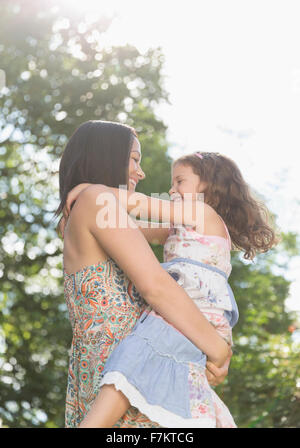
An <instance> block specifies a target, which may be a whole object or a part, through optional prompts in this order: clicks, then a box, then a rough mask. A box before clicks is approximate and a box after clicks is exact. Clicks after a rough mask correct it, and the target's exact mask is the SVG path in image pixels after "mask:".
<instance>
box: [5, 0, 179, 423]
mask: <svg viewBox="0 0 300 448" xmlns="http://www.w3.org/2000/svg"><path fill="white" fill-rule="evenodd" d="M55 3H56V2H55V1H50V2H49V1H46V2H45V1H36V2H29V3H28V2H24V1H13V2H11V1H3V2H1V17H0V42H1V45H0V55H1V68H2V69H3V70H4V71H5V73H6V83H7V86H6V89H4V90H3V91H2V93H1V97H0V100H1V106H2V107H1V110H0V125H1V128H0V129H1V136H0V141H1V149H0V154H1V161H0V171H1V179H0V186H1V211H0V216H1V226H0V238H1V242H2V245H1V248H0V275H1V288H0V310H1V315H0V327H1V333H0V334H1V344H0V351H1V364H0V366H1V367H0V368H1V389H0V403H1V405H0V418H2V420H3V424H4V425H7V426H13V427H27V426H34V427H38V426H49V427H55V426H60V427H61V426H63V425H64V400H65V393H66V380H67V368H68V349H69V347H70V344H71V327H70V323H69V321H68V316H67V309H66V305H65V303H64V297H63V288H62V241H61V239H60V238H58V236H57V234H56V232H55V224H56V223H55V224H54V223H53V222H52V221H51V219H52V217H53V211H54V210H55V208H56V206H57V205H58V176H57V171H58V162H59V158H60V156H61V154H62V151H63V148H64V146H65V144H66V141H67V139H68V138H69V137H70V136H71V134H72V133H73V132H74V130H75V129H76V128H77V126H79V125H80V124H81V123H83V122H84V121H86V120H89V119H103V120H112V121H121V122H126V123H128V124H130V125H133V126H134V127H135V128H136V130H137V132H138V133H139V137H140V141H141V144H142V147H143V166H144V167H145V170H146V171H147V172H148V173H149V174H148V176H147V180H145V182H144V186H143V189H144V191H145V192H147V193H150V192H151V191H152V185H153V183H155V184H156V185H157V187H158V188H159V189H162V190H163V191H167V188H168V185H169V177H168V176H166V175H165V173H166V172H167V173H169V172H170V159H169V157H168V155H167V144H166V140H165V133H166V126H165V125H164V123H163V122H162V121H161V120H159V119H158V118H157V117H156V115H155V113H154V107H155V105H156V104H158V103H159V102H160V101H162V100H167V94H166V92H165V91H164V89H163V88H162V76H161V67H162V63H163V57H162V54H161V52H160V50H159V49H150V50H149V51H147V52H146V53H144V54H140V53H139V51H137V49H135V48H133V47H131V46H128V45H127V46H124V47H114V48H105V49H103V48H101V36H102V35H103V33H105V31H106V30H107V28H108V26H109V23H108V22H107V21H106V20H104V19H101V18H100V19H99V20H97V21H95V22H93V23H90V22H88V21H86V20H85V19H84V18H82V17H76V16H73V17H72V18H71V17H68V16H66V14H65V12H64V11H63V10H62V9H58V8H55V9H53V8H51V5H53V6H54V5H55ZM153 191H155V190H153Z"/></svg>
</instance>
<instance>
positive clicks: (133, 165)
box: [128, 137, 146, 191]
mask: <svg viewBox="0 0 300 448" xmlns="http://www.w3.org/2000/svg"><path fill="white" fill-rule="evenodd" d="M141 159H142V154H141V145H140V142H139V141H138V139H137V138H136V137H134V139H133V144H132V147H131V151H130V158H129V167H128V190H129V191H135V187H136V186H137V184H138V182H139V181H140V180H142V179H145V177H146V175H145V173H144V172H143V170H142V168H141V165H140V163H141Z"/></svg>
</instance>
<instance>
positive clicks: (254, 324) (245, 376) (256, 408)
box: [216, 233, 300, 428]
mask: <svg viewBox="0 0 300 448" xmlns="http://www.w3.org/2000/svg"><path fill="white" fill-rule="evenodd" d="M279 254H280V258H281V259H283V260H284V261H283V262H281V263H279V262H278V259H279V257H278V255H279ZM297 254H299V242H297V235H295V234H294V233H288V234H286V235H282V242H281V244H280V245H279V246H278V247H277V248H276V249H275V250H274V249H273V250H272V251H270V252H269V253H267V254H259V255H257V256H256V262H255V264H249V263H245V262H243V261H241V255H240V254H239V255H237V254H235V255H234V256H233V261H232V265H233V269H232V274H231V276H230V280H229V283H230V284H231V287H232V289H233V291H234V294H235V298H236V301H237V303H238V307H239V312H240V318H239V321H238V323H237V325H236V326H235V327H234V329H233V339H234V344H235V345H234V348H233V352H234V356H233V358H232V361H231V364H230V372H229V375H228V377H227V380H226V382H225V383H224V384H223V385H220V386H218V388H217V389H216V391H217V392H218V394H219V395H220V397H221V398H222V399H223V400H224V401H225V403H226V404H227V405H228V407H229V409H230V410H231V412H232V414H233V415H234V417H235V420H236V422H237V424H238V426H240V427H258V428H259V427H262V428H280V427H299V420H300V406H299V404H300V403H299V399H300V394H299V392H300V391H299V379H300V359H299V353H300V344H299V343H296V342H293V340H292V337H291V334H290V333H289V327H290V326H291V324H292V323H293V322H295V321H296V320H297V314H296V313H287V312H286V311H285V305H284V302H285V299H286V298H287V296H288V293H289V286H290V282H289V281H288V280H286V279H285V278H284V276H283V274H284V272H285V271H286V270H288V268H289V265H288V260H289V258H290V257H291V256H295V255H297ZM275 271H276V273H275ZM297 384H298V388H297Z"/></svg>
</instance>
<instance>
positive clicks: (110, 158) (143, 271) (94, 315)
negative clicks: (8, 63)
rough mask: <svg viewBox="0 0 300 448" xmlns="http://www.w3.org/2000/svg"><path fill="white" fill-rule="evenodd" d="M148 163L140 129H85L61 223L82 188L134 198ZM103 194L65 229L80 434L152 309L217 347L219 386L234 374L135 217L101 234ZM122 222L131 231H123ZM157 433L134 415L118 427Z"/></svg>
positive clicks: (73, 156)
mask: <svg viewBox="0 0 300 448" xmlns="http://www.w3.org/2000/svg"><path fill="white" fill-rule="evenodd" d="M140 158H141V151H140V145H139V142H138V140H137V138H136V134H135V131H134V130H133V129H132V128H129V127H128V126H125V125H121V124H117V123H110V122H101V121H89V122H87V123H84V124H83V125H81V126H80V127H79V128H78V129H77V130H76V131H75V133H74V134H73V136H72V137H71V139H70V140H69V142H68V144H67V146H66V149H65V151H64V154H63V156H62V159H61V163H60V174H59V180H60V197H61V203H60V206H59V208H58V210H57V212H56V215H59V214H60V213H61V212H62V210H63V209H64V205H65V203H66V198H67V195H68V193H69V191H70V190H71V189H72V188H73V187H75V186H76V185H78V184H81V183H92V184H105V185H107V186H110V187H116V188H117V187H119V186H120V185H124V186H125V187H126V186H127V188H128V189H129V190H131V191H134V189H135V186H136V184H137V182H138V181H139V180H142V179H143V178H144V177H145V175H144V173H143V172H142V170H141V168H140ZM99 191H100V190H99V188H98V186H97V185H92V186H91V187H89V188H87V189H86V190H85V191H84V192H83V193H82V194H81V195H80V197H79V198H78V200H77V201H76V203H75V204H74V206H73V208H72V212H71V214H70V216H69V218H68V222H67V225H66V228H65V229H64V281H65V297H66V301H67V304H68V308H69V315H70V320H71V324H72V329H73V340H72V347H71V356H70V364H69V375H68V389H67V399H66V427H77V426H78V425H79V424H80V422H81V421H82V419H83V418H84V416H85V415H86V413H87V412H88V411H89V409H90V407H91V405H92V403H93V401H94V400H95V398H96V396H97V393H98V390H99V385H100V381H101V372H102V371H103V368H104V364H105V362H106V360H107V358H108V356H109V355H110V353H111V352H112V350H113V349H114V347H115V346H116V345H117V344H118V343H119V342H120V341H121V340H122V339H123V338H124V337H125V336H126V335H127V334H129V333H130V331H131V329H132V328H133V327H134V325H135V323H136V321H137V319H138V318H139V317H140V315H141V314H142V312H143V311H144V310H145V309H146V307H147V303H148V305H150V306H151V308H153V309H154V310H155V311H156V312H157V313H159V314H160V315H161V316H162V317H164V318H165V319H166V320H168V321H169V322H170V324H171V325H173V326H174V327H175V328H177V329H178V330H179V331H180V332H182V333H183V334H184V335H185V336H186V337H187V338H189V339H190V340H191V341H192V342H193V343H194V344H195V345H196V346H197V347H199V348H200V349H202V348H203V338H204V337H205V338H206V340H209V345H210V346H209V349H208V352H207V351H206V353H207V355H208V359H210V361H212V362H213V363H214V364H217V365H218V366H223V368H222V369H219V370H218V369H216V368H215V367H214V366H213V365H212V364H211V363H208V367H209V369H210V370H211V373H216V376H213V377H209V379H210V380H211V383H212V384H217V383H218V382H220V380H223V379H224V374H225V375H226V373H227V368H228V357H229V350H228V346H227V344H226V343H224V341H223V340H222V338H221V337H220V336H219V335H218V334H217V332H216V331H215V330H214V328H213V327H212V326H211V325H210V324H209V323H208V322H207V321H206V319H205V318H204V316H203V315H202V314H201V312H200V311H199V310H198V308H197V306H196V305H195V304H194V303H193V302H192V300H191V299H190V298H189V296H188V295H187V294H186V293H185V291H184V290H183V289H182V288H180V287H179V286H178V284H177V283H176V281H175V280H174V279H173V278H172V277H171V276H170V275H169V274H168V273H167V272H165V271H164V269H163V268H162V267H161V266H160V264H159V262H158V261H157V259H156V257H155V256H154V254H153V252H152V251H151V249H150V248H149V245H148V244H147V241H146V240H145V238H144V236H143V235H142V232H141V231H140V230H139V229H138V228H137V227H136V226H134V223H133V221H132V220H131V218H130V217H129V216H128V215H127V212H126V211H125V210H124V209H122V207H121V206H119V207H118V211H119V215H118V219H117V223H116V226H115V228H111V227H109V226H108V227H106V228H103V227H102V228H99V226H98V225H97V216H98V214H99V211H100V212H103V213H104V212H105V210H104V209H105V207H104V206H103V205H102V204H100V207H99V205H97V197H98V194H99ZM121 221H122V223H124V222H126V226H125V227H124V225H123V226H120V225H119V222H121ZM134 227H135V228H134ZM147 230H149V229H144V230H143V232H144V234H145V236H146V237H147V235H148V236H149V235H150V234H151V230H150V234H149V233H148V234H147ZM166 231H167V229H162V232H166ZM133 248H134V251H133ZM133 285H135V286H133ZM142 297H143V298H142ZM174 310H175V311H174ZM187 323H188V324H187ZM204 334H205V335H204ZM111 387H112V388H113V386H111ZM124 399H125V398H124ZM157 426H158V425H157V423H155V422H151V421H150V420H149V419H148V418H147V417H145V416H144V415H142V414H141V413H139V412H138V411H137V409H136V408H133V407H131V408H130V409H129V410H128V411H127V412H126V413H125V414H124V415H123V417H122V418H120V419H119V421H118V423H117V424H116V425H115V427H157Z"/></svg>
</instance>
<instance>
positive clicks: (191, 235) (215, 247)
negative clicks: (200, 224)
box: [164, 226, 232, 277]
mask: <svg viewBox="0 0 300 448" xmlns="http://www.w3.org/2000/svg"><path fill="white" fill-rule="evenodd" d="M225 229H226V233H227V236H228V239H226V238H223V237H221V236H216V235H201V234H199V233H198V232H196V231H195V230H193V228H192V227H191V226H178V227H171V229H170V232H169V236H168V238H167V240H166V243H165V245H164V261H165V262H169V261H171V260H173V259H174V258H179V257H180V258H190V259H192V260H196V261H200V262H202V263H206V264H209V265H212V266H215V267H217V268H219V269H220V270H221V271H224V272H225V273H226V274H227V277H229V275H230V273H231V269H232V266H231V263H230V249H231V239H230V235H229V232H228V230H227V227H226V226H225Z"/></svg>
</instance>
